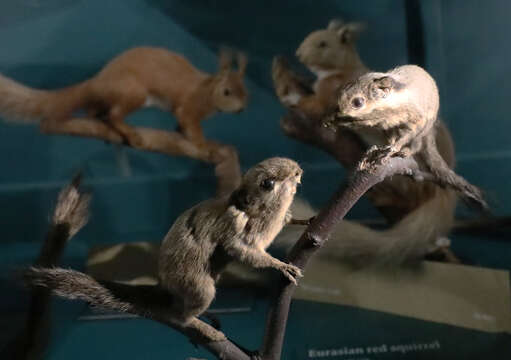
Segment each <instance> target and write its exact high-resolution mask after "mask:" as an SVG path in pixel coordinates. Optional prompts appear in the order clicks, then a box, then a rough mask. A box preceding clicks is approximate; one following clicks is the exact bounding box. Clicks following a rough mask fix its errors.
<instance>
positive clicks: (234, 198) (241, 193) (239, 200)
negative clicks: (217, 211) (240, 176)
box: [229, 187, 251, 211]
mask: <svg viewBox="0 0 511 360" xmlns="http://www.w3.org/2000/svg"><path fill="white" fill-rule="evenodd" d="M250 202H251V199H250V195H249V194H248V191H247V189H245V188H244V187H240V188H238V189H236V190H234V191H233V192H232V194H231V197H230V198H229V205H234V206H235V207H236V209H238V210H241V211H244V210H245V209H246V208H247V207H248V206H249V205H250Z"/></svg>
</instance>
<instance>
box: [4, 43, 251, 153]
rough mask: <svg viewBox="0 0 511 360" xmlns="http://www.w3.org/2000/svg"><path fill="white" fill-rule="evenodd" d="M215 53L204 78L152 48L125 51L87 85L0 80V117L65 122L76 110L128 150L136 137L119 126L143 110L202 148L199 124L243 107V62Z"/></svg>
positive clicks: (175, 56)
mask: <svg viewBox="0 0 511 360" xmlns="http://www.w3.org/2000/svg"><path fill="white" fill-rule="evenodd" d="M231 63H232V54H231V53H229V52H228V51H226V50H222V51H220V54H219V69H218V72H217V73H216V74H208V73H205V72H203V71H201V70H198V69H197V68H195V67H194V66H193V65H192V64H191V63H190V62H189V61H188V60H187V59H186V58H185V57H183V56H182V55H179V54H177V53H174V52H172V51H169V50H166V49H163V48H157V47H137V48H133V49H130V50H127V51H125V52H123V53H121V54H120V55H118V56H117V57H115V58H113V59H112V60H111V61H110V62H108V63H107V64H106V65H105V66H104V67H103V69H102V70H101V71H100V72H98V73H97V74H96V75H94V76H93V77H91V78H90V79H88V80H85V81H83V82H81V83H78V84H76V85H73V86H69V87H66V88H63V89H58V90H37V89H31V88H28V87H26V86H23V85H21V84H19V83H17V82H15V81H14V80H11V79H8V78H6V77H4V76H1V75H0V113H1V114H3V115H4V116H5V117H6V118H7V120H11V121H13V122H27V121H29V122H30V121H32V122H34V121H41V128H42V130H43V131H44V129H45V127H47V125H48V124H49V123H52V122H59V121H65V120H67V119H69V118H71V117H72V115H73V112H75V111H76V110H80V109H83V110H86V111H87V113H88V115H89V116H91V117H101V118H104V120H105V121H107V122H108V124H110V125H111V126H112V127H113V128H114V129H115V130H117V131H118V132H119V133H120V134H121V135H122V136H123V137H124V139H125V140H126V141H127V142H128V143H129V144H130V145H132V146H140V145H141V144H142V139H141V137H140V136H139V135H138V134H137V133H136V131H135V130H134V129H133V128H132V127H131V126H130V125H128V124H126V123H125V122H124V119H125V117H126V116H127V115H128V114H130V113H132V112H134V111H136V110H138V109H140V108H142V107H146V106H156V107H159V108H161V109H163V110H166V111H170V112H171V113H173V114H174V115H175V116H176V118H177V121H178V130H179V131H180V132H182V133H183V135H184V136H186V137H187V138H188V139H189V140H190V141H192V142H193V143H195V144H196V145H197V146H206V145H207V142H206V139H205V138H204V134H203V132H202V128H201V126H200V122H201V121H202V120H203V119H205V118H206V117H208V116H210V115H212V114H214V113H216V112H217V111H223V112H239V111H241V110H243V109H244V108H245V107H246V105H247V90H246V88H245V85H244V83H243V76H244V74H245V69H246V65H247V58H246V56H245V55H243V54H238V56H237V63H238V64H237V65H238V69H237V70H233V69H232V64H231Z"/></svg>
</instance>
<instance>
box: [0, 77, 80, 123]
mask: <svg viewBox="0 0 511 360" xmlns="http://www.w3.org/2000/svg"><path fill="white" fill-rule="evenodd" d="M86 84H87V82H84V83H80V84H78V85H75V86H70V87H67V88H63V89H60V90H55V91H47V90H39V89H33V88H30V87H27V86H25V85H22V84H20V83H18V82H16V81H14V80H12V79H9V78H8V77H6V76H3V75H0V115H1V117H2V118H3V120H5V121H7V122H11V123H18V124H20V123H21V124H23V123H38V122H39V121H41V120H44V119H50V120H62V119H65V118H67V117H70V116H71V114H72V112H73V110H75V109H77V108H79V107H81V106H82V105H83V104H84V103H85V101H86V97H85V92H84V88H85V86H86Z"/></svg>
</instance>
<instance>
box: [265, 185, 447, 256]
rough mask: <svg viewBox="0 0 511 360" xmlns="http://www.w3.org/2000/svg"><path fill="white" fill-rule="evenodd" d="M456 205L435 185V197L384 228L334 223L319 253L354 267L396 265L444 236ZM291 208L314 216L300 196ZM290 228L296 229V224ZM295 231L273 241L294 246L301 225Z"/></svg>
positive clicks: (296, 214)
mask: <svg viewBox="0 0 511 360" xmlns="http://www.w3.org/2000/svg"><path fill="white" fill-rule="evenodd" d="M455 206H456V196H455V194H454V193H453V192H452V191H450V190H447V189H441V188H438V189H437V192H436V194H435V196H433V197H432V198H431V199H430V200H428V201H427V202H425V203H424V204H423V205H421V206H420V207H418V208H417V209H415V210H414V211H412V212H411V213H409V214H408V215H407V216H406V217H404V218H403V219H402V220H401V221H399V222H398V223H396V224H395V225H394V226H393V227H391V228H389V229H387V230H373V229H370V228H369V227H367V226H364V225H362V224H360V223H356V222H352V221H347V220H343V221H341V222H340V223H339V224H338V225H336V227H335V229H334V231H333V233H332V235H331V236H330V239H329V240H328V241H327V242H326V244H325V246H324V247H323V248H322V249H321V250H320V252H319V253H318V255H319V256H322V257H329V258H336V259H340V260H343V261H347V262H349V263H352V264H355V265H357V266H371V265H398V264H402V263H406V262H408V261H411V260H416V259H419V258H421V257H423V256H424V255H425V254H428V253H429V252H431V251H432V250H434V248H435V247H436V243H437V240H438V239H439V238H442V237H445V236H446V235H447V233H448V232H449V229H450V228H451V227H452V224H453V221H454V208H455ZM292 211H293V216H294V217H296V218H302V217H303V216H304V218H308V217H310V216H312V215H314V210H313V209H312V208H311V207H310V205H308V204H307V203H305V202H304V201H302V200H299V199H298V201H295V203H293V208H292ZM289 227H290V228H291V227H293V228H295V227H296V228H299V227H298V226H296V225H292V226H289ZM296 230H297V231H284V232H282V233H281V235H279V237H278V238H277V239H276V241H275V244H276V245H277V246H281V247H290V246H292V245H294V243H295V242H296V240H297V239H298V237H299V236H300V234H301V233H302V232H303V227H301V228H299V229H296ZM297 236H298V237H297Z"/></svg>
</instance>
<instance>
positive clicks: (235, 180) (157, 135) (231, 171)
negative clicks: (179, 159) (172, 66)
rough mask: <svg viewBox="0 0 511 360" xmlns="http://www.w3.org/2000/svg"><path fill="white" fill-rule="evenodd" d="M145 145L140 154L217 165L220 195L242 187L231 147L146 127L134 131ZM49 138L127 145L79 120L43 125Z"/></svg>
mask: <svg viewBox="0 0 511 360" xmlns="http://www.w3.org/2000/svg"><path fill="white" fill-rule="evenodd" d="M134 129H135V131H136V132H137V133H138V134H139V135H140V137H141V139H142V144H141V145H140V146H137V147H134V148H136V149H139V150H145V151H151V152H158V153H162V154H166V155H172V156H186V157H190V158H192V159H197V160H200V161H203V162H207V163H212V164H214V165H215V174H216V176H217V178H218V185H217V195H219V196H221V195H225V194H229V193H230V192H232V191H233V190H234V189H235V188H236V187H237V186H238V185H239V184H240V183H241V169H240V165H239V161H238V155H237V152H236V150H235V149H234V148H233V147H231V146H227V145H222V144H219V143H215V142H208V143H207V144H206V146H197V145H196V144H194V143H193V142H191V141H189V140H188V139H187V138H185V137H184V136H183V135H182V134H180V133H178V132H173V131H166V130H158V129H152V128H146V127H134ZM41 131H42V132H43V133H45V134H53V135H70V136H80V137H90V138H96V139H99V140H104V141H107V142H110V143H114V144H124V145H126V146H130V145H127V144H125V141H124V139H123V138H122V136H121V135H120V134H119V133H118V132H117V131H115V130H114V129H113V128H112V127H110V126H108V124H106V123H104V122H102V121H100V120H98V119H92V118H75V119H69V120H67V121H63V122H47V123H41Z"/></svg>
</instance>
